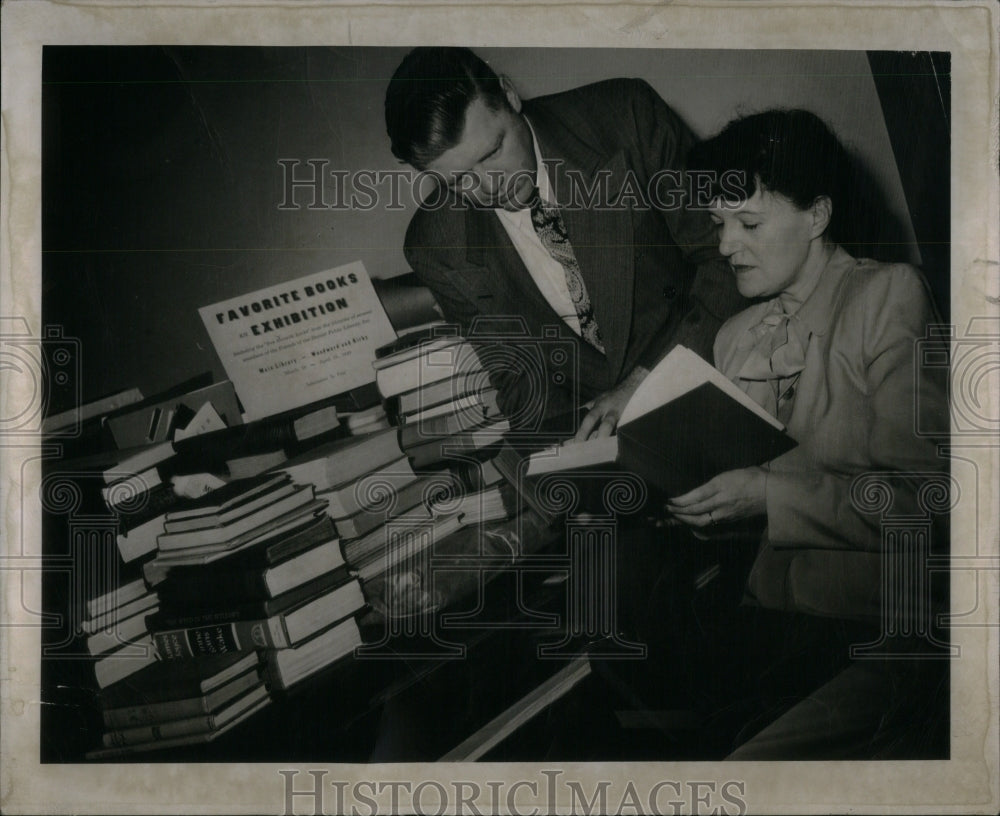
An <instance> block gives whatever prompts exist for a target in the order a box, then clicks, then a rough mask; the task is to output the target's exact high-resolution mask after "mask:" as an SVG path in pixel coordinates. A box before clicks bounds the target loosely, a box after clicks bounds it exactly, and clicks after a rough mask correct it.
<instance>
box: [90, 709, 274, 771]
mask: <svg viewBox="0 0 1000 816" xmlns="http://www.w3.org/2000/svg"><path fill="white" fill-rule="evenodd" d="M270 702H271V698H270V696H269V695H264V697H263V698H262V699H259V700H257V701H256V702H255V703H254V705H253V706H251V707H250V708H248V709H247V710H246V711H244V712H243V713H242V714H240V715H239V716H238V717H236V718H235V719H232V720H230V721H229V722H228V723H226V724H225V725H223V726H222V727H220V728H216V729H213V730H212V731H206V732H202V733H200V734H188V735H186V736H183V737H171V738H170V739H161V740H153V741H152V742H143V743H139V744H138V745H119V746H115V747H114V748H97V749H94V750H93V751H88V752H87V753H86V758H87V759H116V758H119V757H127V756H131V755H132V754H138V753H143V752H146V751H157V750H161V751H162V750H165V749H167V748H183V747H185V746H188V745H201V744H203V743H207V742H212V741H213V740H215V739H217V738H218V737H221V736H222V735H223V734H225V733H226V732H227V731H230V730H232V729H233V728H235V727H236V726H237V725H239V724H240V723H242V722H244V721H245V720H248V719H250V717H252V716H253V715H254V714H256V713H257V712H258V711H260V710H261V709H263V708H264V707H266V706H267V705H268V703H270Z"/></svg>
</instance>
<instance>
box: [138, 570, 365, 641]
mask: <svg viewBox="0 0 1000 816" xmlns="http://www.w3.org/2000/svg"><path fill="white" fill-rule="evenodd" d="M364 605H365V599H364V595H363V594H362V592H361V584H360V583H359V582H358V581H357V580H356V579H352V580H351V581H350V582H349V583H347V584H342V585H341V586H338V587H337V588H335V589H332V590H329V591H328V592H325V593H323V594H322V595H319V596H317V597H314V598H311V599H309V600H307V601H305V602H303V603H302V604H300V605H299V606H296V607H294V608H292V609H288V610H285V611H284V612H279V613H277V614H275V615H272V616H270V617H267V618H262V619H258V620H234V621H228V622H222V623H217V624H208V625H206V626H190V627H183V628H177V629H170V630H162V631H153V633H152V636H153V643H154V645H155V647H156V651H157V654H158V655H159V656H160V657H161V658H162V659H164V660H174V659H178V658H181V659H183V658H189V657H196V656H199V655H208V654H220V653H225V652H240V651H249V650H251V649H286V648H288V647H290V646H294V645H296V644H297V643H299V642H300V641H302V640H304V639H305V638H307V637H309V635H311V634H313V633H315V632H318V631H320V630H321V629H323V628H325V627H327V626H330V625H331V624H333V623H336V622H337V621H339V620H341V619H342V618H345V617H347V616H348V615H352V614H354V613H355V612H357V611H358V610H360V609H362V608H363V607H364Z"/></svg>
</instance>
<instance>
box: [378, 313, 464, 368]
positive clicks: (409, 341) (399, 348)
mask: <svg viewBox="0 0 1000 816" xmlns="http://www.w3.org/2000/svg"><path fill="white" fill-rule="evenodd" d="M459 334H460V327H459V325H458V324H457V323H447V322H445V321H444V320H432V321H430V322H428V323H424V324H422V325H420V326H413V327H411V328H409V329H407V330H406V331H405V332H403V333H402V334H401V335H399V337H397V338H396V339H395V340H393V341H392V342H391V343H386V344H385V345H382V346H379V347H378V348H377V349H375V359H376V360H381V359H382V358H384V357H390V356H392V355H394V354H399V353H401V352H404V351H407V350H408V349H411V348H413V347H415V346H419V345H420V344H422V343H426V342H427V341H428V340H438V339H440V338H442V337H455V336H458V335H459Z"/></svg>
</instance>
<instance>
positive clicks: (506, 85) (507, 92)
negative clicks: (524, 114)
mask: <svg viewBox="0 0 1000 816" xmlns="http://www.w3.org/2000/svg"><path fill="white" fill-rule="evenodd" d="M500 87H501V88H503V95H504V96H505V97H507V104H508V105H510V106H511V108H513V109H514V113H520V112H521V97H520V95H519V94H518V93H517V89H516V88H515V87H514V83H513V82H511V81H510V77H509V76H507V75H506V74H500Z"/></svg>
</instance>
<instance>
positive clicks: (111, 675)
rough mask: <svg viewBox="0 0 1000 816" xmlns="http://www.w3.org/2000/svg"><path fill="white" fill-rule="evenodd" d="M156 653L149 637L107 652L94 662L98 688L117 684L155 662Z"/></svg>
mask: <svg viewBox="0 0 1000 816" xmlns="http://www.w3.org/2000/svg"><path fill="white" fill-rule="evenodd" d="M156 659H157V658H156V651H155V649H154V648H153V641H152V638H151V637H150V636H149V635H143V636H142V637H141V638H138V639H136V640H134V641H132V642H131V643H129V644H127V645H125V646H122V647H121V648H120V649H115V650H114V651H113V652H108V653H107V654H105V655H104V656H103V657H99V658H97V659H96V660H95V661H94V677H95V678H96V679H97V685H98V687H99V688H105V687H107V686H110V685H111V684H112V683H117V682H119V681H120V680H123V679H125V678H126V677H128V676H129V675H131V674H135V673H136V672H138V671H141V670H142V669H143V668H145V667H146V666H151V665H152V664H153V663H155V662H156Z"/></svg>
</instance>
